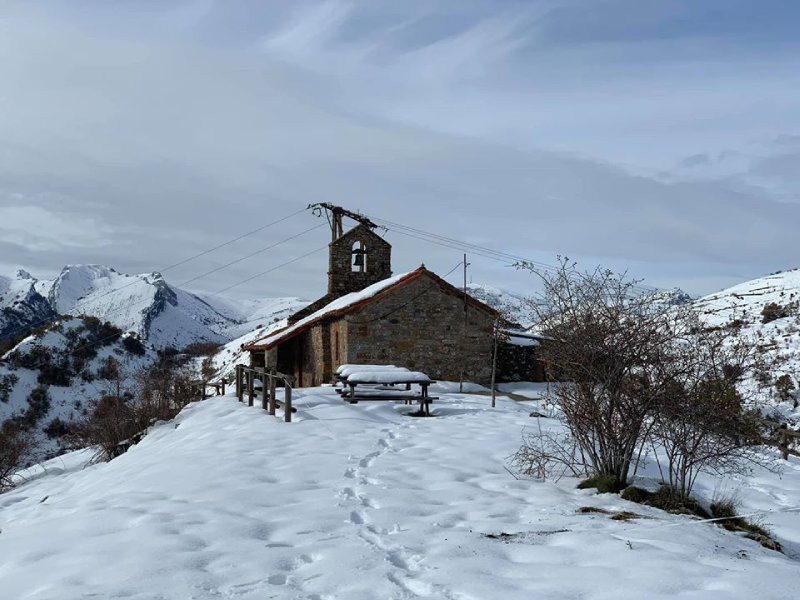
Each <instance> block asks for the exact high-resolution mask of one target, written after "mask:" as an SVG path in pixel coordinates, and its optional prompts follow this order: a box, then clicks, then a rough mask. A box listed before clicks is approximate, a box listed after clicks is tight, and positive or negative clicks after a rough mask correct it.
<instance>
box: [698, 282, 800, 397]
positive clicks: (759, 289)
mask: <svg viewBox="0 0 800 600" xmlns="http://www.w3.org/2000/svg"><path fill="white" fill-rule="evenodd" d="M798 301H800V270H792V271H785V272H783V273H776V274H773V275H769V276H767V277H761V278H758V279H753V280H751V281H747V282H745V283H741V284H739V285H735V286H733V287H731V288H728V289H726V290H722V291H720V292H717V293H715V294H711V295H709V296H706V297H704V298H700V299H699V300H697V301H696V302H695V306H696V307H697V309H698V310H699V311H700V313H701V315H702V318H703V319H704V320H705V322H706V323H708V324H709V325H711V326H716V327H723V328H726V329H727V330H728V331H730V335H731V336H736V337H738V338H740V339H744V340H748V341H749V342H750V343H752V344H754V345H756V346H757V347H758V349H759V353H760V354H761V355H762V356H763V357H764V358H765V359H767V361H768V362H770V363H771V364H772V365H773V367H772V368H771V369H770V371H771V373H770V374H771V380H772V381H774V380H775V379H777V377H779V376H780V375H783V374H788V375H789V376H790V377H792V379H793V380H794V382H795V384H798V382H799V381H800V311H798ZM768 303H775V304H778V305H780V306H781V307H783V308H784V309H785V312H786V316H783V317H780V318H778V319H776V320H774V321H771V322H769V323H763V317H762V314H761V312H762V310H763V309H764V306H765V305H767V304H768ZM751 387H752V388H753V389H756V388H758V387H760V388H761V391H762V394H763V396H764V397H765V399H767V400H771V401H774V402H777V397H776V393H775V390H774V388H773V387H770V386H769V385H768V386H767V387H766V388H764V386H757V385H756V384H755V383H753V382H751ZM783 408H789V407H783Z"/></svg>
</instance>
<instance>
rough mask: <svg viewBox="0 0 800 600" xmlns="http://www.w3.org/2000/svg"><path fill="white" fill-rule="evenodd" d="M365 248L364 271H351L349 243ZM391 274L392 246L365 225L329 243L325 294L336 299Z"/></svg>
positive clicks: (351, 253) (351, 255) (351, 256)
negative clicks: (361, 245) (326, 289)
mask: <svg viewBox="0 0 800 600" xmlns="http://www.w3.org/2000/svg"><path fill="white" fill-rule="evenodd" d="M358 242H361V243H362V244H363V247H364V250H365V251H366V253H367V254H366V270H365V271H363V272H359V271H353V269H352V260H353V245H354V244H357V243H358ZM391 276H392V246H391V245H390V244H389V243H388V242H387V241H386V240H384V239H383V238H381V237H380V236H379V235H378V234H376V233H375V232H374V231H372V230H371V229H370V228H369V227H366V226H364V225H359V226H357V227H355V228H353V229H351V230H350V231H348V232H347V233H345V234H344V235H343V236H342V237H341V238H339V239H338V240H336V241H335V242H332V243H331V244H330V246H329V257H328V295H329V296H332V298H331V299H333V298H338V297H340V296H344V295H345V294H349V293H350V292H358V291H360V290H363V289H364V288H365V287H367V286H370V285H372V284H373V283H377V282H378V281H382V280H384V279H387V278H389V277H391Z"/></svg>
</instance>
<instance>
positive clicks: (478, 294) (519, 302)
mask: <svg viewBox="0 0 800 600" xmlns="http://www.w3.org/2000/svg"><path fill="white" fill-rule="evenodd" d="M467 292H468V293H469V294H470V295H471V296H472V297H473V298H476V299H478V300H480V301H481V302H483V303H484V304H488V305H489V306H491V307H492V308H494V309H495V310H497V311H500V313H501V314H502V315H503V316H504V317H506V318H507V319H508V320H510V321H511V322H512V323H517V324H519V325H523V326H527V325H530V321H531V311H530V309H529V308H528V307H527V301H526V299H525V296H522V295H520V294H516V293H514V292H510V291H508V290H502V289H500V288H497V287H493V286H490V285H484V284H479V283H470V284H469V285H467Z"/></svg>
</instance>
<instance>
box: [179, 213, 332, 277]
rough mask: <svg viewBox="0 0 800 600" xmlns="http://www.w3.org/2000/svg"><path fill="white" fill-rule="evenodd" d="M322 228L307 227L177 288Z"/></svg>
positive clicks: (321, 224) (322, 224)
mask: <svg viewBox="0 0 800 600" xmlns="http://www.w3.org/2000/svg"><path fill="white" fill-rule="evenodd" d="M324 226H325V223H320V224H319V225H315V226H314V227H309V228H308V229H306V230H304V231H301V232H300V233H296V234H295V235H292V236H289V237H287V238H284V239H282V240H281V241H279V242H275V243H274V244H270V245H269V246H265V247H264V248H261V249H260V250H256V251H255V252H251V253H250V254H247V255H245V256H242V257H241V258H237V259H236V260H232V261H231V262H228V263H225V264H224V265H222V266H219V267H217V268H216V269H212V270H210V271H206V272H205V273H203V274H201V275H198V276H197V277H192V278H191V279H187V280H186V281H184V282H182V283H179V284H178V287H183V286H184V285H186V284H189V283H192V282H194V281H197V280H198V279H202V278H203V277H207V276H208V275H211V274H212V273H216V272H217V271H222V270H223V269H227V268H228V267H230V266H232V265H235V264H237V263H240V262H242V261H244V260H247V259H248V258H252V257H254V256H256V255H258V254H261V253H262V252H266V251H267V250H272V249H273V248H275V247H276V246H280V245H281V244H285V243H286V242H288V241H290V240H293V239H296V238H299V237H300V236H302V235H305V234H307V233H308V232H310V231H314V230H315V229H319V228H320V227H324Z"/></svg>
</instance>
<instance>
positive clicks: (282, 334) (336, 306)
mask: <svg viewBox="0 0 800 600" xmlns="http://www.w3.org/2000/svg"><path fill="white" fill-rule="evenodd" d="M420 277H428V278H430V279H432V280H433V281H434V282H436V283H437V284H438V285H439V286H440V287H441V288H442V290H443V291H444V292H446V293H449V294H451V295H453V296H457V297H459V298H462V297H463V296H464V291H463V290H460V289H459V288H457V287H455V286H454V285H452V284H450V283H448V282H447V281H445V280H444V279H442V278H441V277H439V276H438V275H436V273H433V272H432V271H429V270H428V269H426V268H425V266H424V265H423V266H421V267H420V268H418V269H416V270H415V271H411V272H409V273H403V274H400V275H395V276H394V277H389V278H388V279H383V280H381V281H379V282H377V283H374V284H372V285H370V286H369V287H366V288H364V289H363V290H361V291H360V292H353V293H350V294H346V295H344V296H342V297H340V298H337V299H336V300H334V301H332V302H331V303H330V304H327V305H325V306H323V307H322V308H320V309H319V310H317V311H315V312H313V313H311V314H310V315H308V316H307V317H305V318H303V319H301V320H299V321H297V322H296V323H294V324H292V325H290V326H288V327H285V328H283V329H279V330H278V331H274V332H272V333H270V334H269V335H268V336H266V337H263V338H261V339H259V340H256V341H255V342H252V343H251V344H248V345H246V346H244V347H243V349H244V350H269V349H270V348H274V347H275V346H277V345H279V344H281V343H283V342H285V341H287V340H289V339H291V338H293V337H295V336H297V335H300V334H301V333H302V332H304V331H306V330H307V329H309V328H310V327H311V326H313V325H315V324H317V323H319V322H320V321H324V320H326V319H332V318H338V317H341V316H344V315H346V314H349V313H351V312H353V311H355V310H357V309H359V308H361V307H362V306H364V305H365V304H368V303H370V302H373V301H375V300H378V299H379V298H383V297H385V296H386V295H388V294H391V293H392V292H393V291H395V290H397V289H399V288H401V287H402V286H404V285H406V284H408V283H410V282H412V281H415V280H417V279H419V278H420ZM467 302H469V304H470V305H472V306H474V307H475V308H478V309H479V310H483V311H486V312H488V313H491V314H493V315H495V316H496V317H498V318H501V315H500V313H499V312H497V311H496V310H495V309H493V308H492V307H491V306H489V305H488V304H484V303H483V302H481V301H480V300H476V299H475V298H473V297H472V296H469V295H467Z"/></svg>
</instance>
